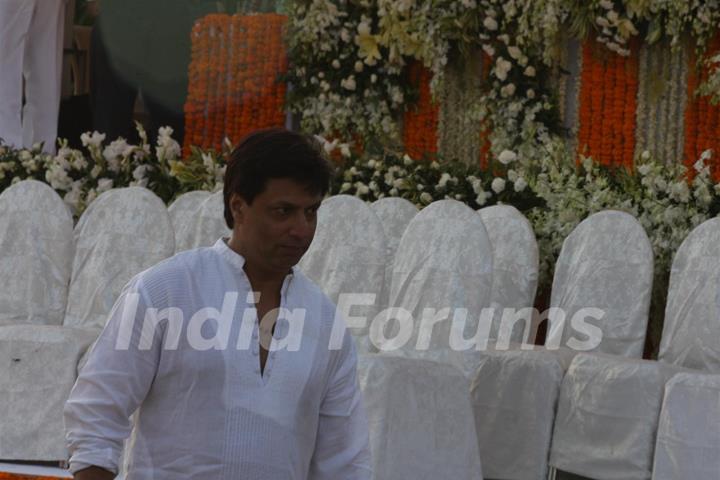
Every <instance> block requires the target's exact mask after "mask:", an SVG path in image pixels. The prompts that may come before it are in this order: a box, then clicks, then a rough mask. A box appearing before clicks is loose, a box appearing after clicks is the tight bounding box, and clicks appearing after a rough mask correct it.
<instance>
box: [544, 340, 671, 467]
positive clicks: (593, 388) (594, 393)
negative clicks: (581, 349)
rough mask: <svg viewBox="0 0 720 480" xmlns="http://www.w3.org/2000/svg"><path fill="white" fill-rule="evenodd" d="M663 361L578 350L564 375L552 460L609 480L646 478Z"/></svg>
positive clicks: (667, 370)
mask: <svg viewBox="0 0 720 480" xmlns="http://www.w3.org/2000/svg"><path fill="white" fill-rule="evenodd" d="M678 371H679V369H678V368H676V367H671V366H669V365H665V364H663V363H661V362H655V361H650V360H637V359H622V358H621V357H617V356H610V355H605V354H579V355H577V356H576V357H575V359H574V360H573V362H572V364H571V365H570V368H569V369H568V371H567V374H566V375H565V378H564V379H563V383H562V388H561V390H560V399H559V401H558V411H557V417H556V419H555V430H554V433H553V442H552V448H551V453H550V465H551V466H553V467H555V468H557V469H559V470H562V471H566V472H570V473H575V474H577V475H582V476H585V477H590V478H598V479H600V478H602V479H607V480H648V479H650V476H651V468H652V461H653V447H654V441H655V431H656V429H657V421H658V415H659V413H660V405H661V402H662V396H663V389H664V387H665V383H666V382H667V381H668V380H669V379H670V378H671V377H672V376H673V375H674V374H675V373H677V372H678Z"/></svg>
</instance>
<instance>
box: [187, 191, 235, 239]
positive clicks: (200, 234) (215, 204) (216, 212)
mask: <svg viewBox="0 0 720 480" xmlns="http://www.w3.org/2000/svg"><path fill="white" fill-rule="evenodd" d="M231 233H232V231H231V230H230V229H229V228H228V226H227V223H225V203H224V201H223V192H222V190H220V191H217V192H215V193H213V194H212V195H210V196H209V197H208V198H207V199H205V201H204V202H202V204H201V206H200V216H199V217H198V219H197V221H196V222H195V234H194V235H193V237H192V238H193V241H192V243H191V244H192V245H193V248H197V247H212V246H213V245H215V242H217V241H218V239H219V238H221V237H229V236H230V234H231Z"/></svg>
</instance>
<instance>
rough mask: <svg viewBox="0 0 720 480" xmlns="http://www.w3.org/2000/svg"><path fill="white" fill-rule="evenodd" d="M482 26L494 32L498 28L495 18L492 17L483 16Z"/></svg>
mask: <svg viewBox="0 0 720 480" xmlns="http://www.w3.org/2000/svg"><path fill="white" fill-rule="evenodd" d="M483 26H484V27H485V28H487V29H488V30H490V31H491V32H494V31H495V30H497V29H498V23H497V20H495V19H494V18H493V17H485V20H483Z"/></svg>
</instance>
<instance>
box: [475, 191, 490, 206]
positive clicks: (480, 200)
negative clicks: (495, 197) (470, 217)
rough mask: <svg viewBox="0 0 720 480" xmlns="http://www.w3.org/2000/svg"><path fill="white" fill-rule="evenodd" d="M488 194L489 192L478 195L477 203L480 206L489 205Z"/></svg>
mask: <svg viewBox="0 0 720 480" xmlns="http://www.w3.org/2000/svg"><path fill="white" fill-rule="evenodd" d="M487 199H488V194H487V192H484V191H483V192H480V193H478V194H477V197H475V201H476V202H477V204H478V205H480V206H483V205H485V204H486V203H487Z"/></svg>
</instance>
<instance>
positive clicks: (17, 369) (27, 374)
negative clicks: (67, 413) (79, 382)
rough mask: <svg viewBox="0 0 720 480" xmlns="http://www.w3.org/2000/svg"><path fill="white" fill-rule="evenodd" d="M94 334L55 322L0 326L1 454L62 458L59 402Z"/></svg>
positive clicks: (7, 457)
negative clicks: (50, 323) (49, 323)
mask: <svg viewBox="0 0 720 480" xmlns="http://www.w3.org/2000/svg"><path fill="white" fill-rule="evenodd" d="M96 336H97V332H96V331H92V330H88V329H79V328H72V327H63V326H57V325H7V326H3V327H0V418H2V421H1V422H0V458H2V459H5V460H38V461H40V460H41V461H60V460H66V459H67V450H66V449H65V430H64V425H63V406H64V405H65V401H66V400H67V398H68V396H69V395H70V389H71V388H72V386H73V384H74V383H75V379H76V378H77V365H78V362H79V361H80V358H81V356H82V355H83V353H84V352H85V351H86V350H87V349H88V348H89V347H90V345H91V344H92V342H93V341H94V340H95V338H96Z"/></svg>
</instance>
